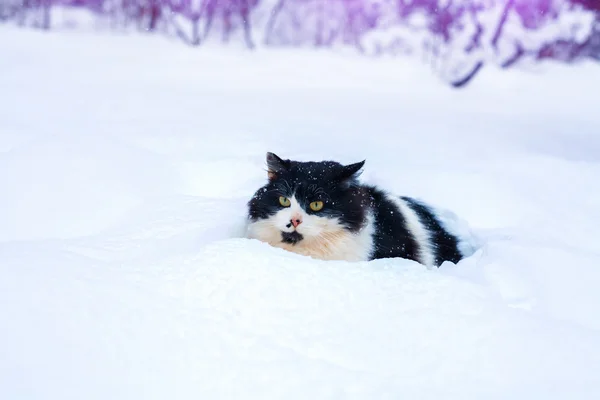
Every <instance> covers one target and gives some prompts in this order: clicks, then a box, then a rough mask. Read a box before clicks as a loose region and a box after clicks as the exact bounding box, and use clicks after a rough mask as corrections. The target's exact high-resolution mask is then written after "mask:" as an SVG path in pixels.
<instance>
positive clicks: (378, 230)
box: [247, 153, 470, 267]
mask: <svg viewBox="0 0 600 400" xmlns="http://www.w3.org/2000/svg"><path fill="white" fill-rule="evenodd" d="M364 163H365V162H364V161H362V162H358V163H356V164H351V165H342V164H340V163H337V162H334V161H321V162H299V161H292V160H282V159H281V158H279V157H278V156H277V155H275V154H273V153H267V166H268V183H267V184H266V185H265V186H263V187H262V188H260V189H259V190H258V191H257V192H256V193H255V194H254V196H253V197H252V199H251V200H250V201H249V202H248V227H247V237H248V238H252V239H258V240H260V241H263V242H267V243H269V244H271V245H272V246H275V247H280V248H283V249H286V250H289V251H292V252H295V253H299V254H303V255H306V256H310V257H313V258H317V259H322V260H347V261H368V260H373V259H378V258H391V257H401V258H406V259H411V260H415V261H417V262H420V263H421V264H424V265H426V266H428V267H432V266H437V267H439V266H440V265H441V264H442V263H443V262H444V261H450V262H453V263H457V262H458V261H460V260H461V259H462V258H464V257H466V256H467V255H470V254H469V252H468V251H467V250H464V246H463V247H461V243H460V239H459V237H458V236H457V235H455V234H453V233H451V232H450V231H449V230H448V229H447V228H446V227H445V226H444V225H443V223H442V221H441V220H440V219H439V218H438V217H437V216H436V213H435V211H434V210H433V208H432V207H430V206H428V205H426V204H424V203H423V202H421V201H418V200H416V199H413V198H409V197H398V196H393V195H390V194H388V193H386V192H385V191H383V190H381V189H379V188H377V187H375V186H368V185H363V184H360V183H359V182H358V179H357V178H358V176H359V171H360V170H361V168H362V167H363V165H364ZM461 249H462V250H461Z"/></svg>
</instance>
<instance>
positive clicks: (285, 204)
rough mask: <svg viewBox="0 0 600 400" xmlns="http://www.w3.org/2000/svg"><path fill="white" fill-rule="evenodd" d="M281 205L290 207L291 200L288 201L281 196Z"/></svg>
mask: <svg viewBox="0 0 600 400" xmlns="http://www.w3.org/2000/svg"><path fill="white" fill-rule="evenodd" d="M279 204H281V205H282V206H284V207H289V206H290V199H288V198H287V197H284V196H279Z"/></svg>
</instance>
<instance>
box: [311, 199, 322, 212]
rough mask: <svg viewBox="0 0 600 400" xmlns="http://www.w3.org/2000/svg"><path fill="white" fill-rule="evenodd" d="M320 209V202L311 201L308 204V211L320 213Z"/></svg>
mask: <svg viewBox="0 0 600 400" xmlns="http://www.w3.org/2000/svg"><path fill="white" fill-rule="evenodd" d="M322 208H323V202H322V201H313V202H312V203H310V209H311V210H313V211H321V209H322Z"/></svg>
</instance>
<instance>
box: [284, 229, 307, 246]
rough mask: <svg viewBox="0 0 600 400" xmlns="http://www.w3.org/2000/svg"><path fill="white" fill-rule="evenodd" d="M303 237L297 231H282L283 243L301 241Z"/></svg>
mask: <svg viewBox="0 0 600 400" xmlns="http://www.w3.org/2000/svg"><path fill="white" fill-rule="evenodd" d="M302 239H304V237H303V236H302V235H301V234H300V233H298V232H296V231H293V232H281V241H282V242H283V243H289V244H296V243H298V242H299V241H301V240H302Z"/></svg>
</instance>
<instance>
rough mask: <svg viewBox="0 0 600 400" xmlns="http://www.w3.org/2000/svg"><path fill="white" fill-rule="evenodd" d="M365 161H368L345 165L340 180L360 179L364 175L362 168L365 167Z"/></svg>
mask: <svg viewBox="0 0 600 400" xmlns="http://www.w3.org/2000/svg"><path fill="white" fill-rule="evenodd" d="M365 161H366V160H363V161H361V162H357V163H354V164H350V165H345V166H344V167H343V168H342V173H341V174H340V175H339V178H340V179H341V180H343V181H344V180H347V179H350V178H358V177H359V176H360V174H361V173H362V171H361V168H362V167H363V166H364V165H365Z"/></svg>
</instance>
